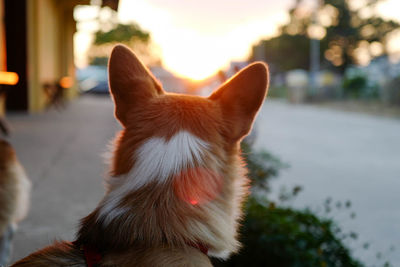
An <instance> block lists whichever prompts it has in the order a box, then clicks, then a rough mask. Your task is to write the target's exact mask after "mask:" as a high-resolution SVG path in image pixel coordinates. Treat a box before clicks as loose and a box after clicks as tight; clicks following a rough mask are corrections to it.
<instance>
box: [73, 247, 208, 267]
mask: <svg viewBox="0 0 400 267" xmlns="http://www.w3.org/2000/svg"><path fill="white" fill-rule="evenodd" d="M73 244H75V245H76V244H77V243H76V242H73ZM187 244H188V245H189V246H191V247H194V248H196V249H198V250H200V251H201V252H202V253H203V254H204V255H206V256H207V254H208V247H206V246H205V245H203V244H201V243H187ZM79 249H80V250H82V251H83V254H84V255H85V261H86V265H87V267H97V266H100V265H99V264H100V261H101V259H102V258H103V256H102V255H101V253H100V252H99V251H98V250H96V249H95V248H92V247H90V246H87V245H81V246H80V248H79Z"/></svg>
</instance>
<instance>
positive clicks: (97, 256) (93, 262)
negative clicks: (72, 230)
mask: <svg viewBox="0 0 400 267" xmlns="http://www.w3.org/2000/svg"><path fill="white" fill-rule="evenodd" d="M72 244H73V245H74V246H78V247H79V249H80V250H81V251H83V255H84V256H85V261H86V265H87V267H97V266H100V265H99V264H100V261H101V259H102V258H103V256H102V255H101V253H100V252H98V251H97V250H96V249H95V248H92V247H90V246H87V245H79V244H78V243H77V242H76V241H75V242H72Z"/></svg>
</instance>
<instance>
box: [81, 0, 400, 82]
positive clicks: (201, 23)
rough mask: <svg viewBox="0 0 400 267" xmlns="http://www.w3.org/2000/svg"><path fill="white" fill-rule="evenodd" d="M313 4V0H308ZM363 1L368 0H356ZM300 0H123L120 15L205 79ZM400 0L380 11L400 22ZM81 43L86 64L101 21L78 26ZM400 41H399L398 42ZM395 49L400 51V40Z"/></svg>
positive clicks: (178, 64) (175, 67)
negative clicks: (148, 34)
mask: <svg viewBox="0 0 400 267" xmlns="http://www.w3.org/2000/svg"><path fill="white" fill-rule="evenodd" d="M308 1H309V2H310V4H312V3H313V2H314V1H313V0H308ZM355 1H356V2H359V3H362V1H363V0H355ZM293 2H294V0H279V1H276V0H246V1H245V0H202V1H198V0H184V1H183V0H121V1H120V7H119V12H118V17H119V19H120V20H121V21H122V22H130V21H135V22H137V23H138V24H139V25H140V26H141V27H142V28H143V29H145V30H147V31H149V32H150V33H151V36H152V39H153V41H154V42H155V44H156V45H157V46H158V47H159V49H160V51H161V54H162V58H163V63H164V66H165V67H166V68H167V69H169V70H171V71H173V72H174V73H176V74H178V75H181V76H186V77H190V78H192V79H201V78H205V77H207V76H209V75H211V74H213V73H215V72H216V71H218V70H219V69H221V68H223V67H225V66H227V65H228V64H229V62H230V61H232V60H244V59H246V58H247V56H248V55H249V52H250V49H251V45H252V44H254V43H256V42H257V41H258V40H260V39H261V38H263V37H268V36H272V35H274V34H276V32H277V28H278V26H279V25H280V24H282V23H285V22H286V21H287V20H288V14H287V11H288V9H289V8H290V6H291V5H292V4H293ZM399 10H400V0H386V1H385V2H384V3H383V4H382V5H381V6H379V8H378V11H379V12H380V13H381V14H383V15H384V16H385V17H389V18H394V19H397V20H400V15H399ZM96 12H97V11H96V8H95V7H86V8H82V9H80V10H78V11H77V12H75V17H76V18H77V19H78V21H79V20H82V19H84V18H90V16H95V14H96ZM78 26H79V27H78V34H77V36H76V41H75V47H76V52H77V65H78V66H84V65H85V63H86V62H85V60H84V54H85V51H86V50H87V48H88V44H89V43H90V40H91V34H90V33H91V32H93V31H94V30H95V29H96V25H93V24H90V23H84V24H82V23H81V24H80V25H78ZM397 42H399V43H397ZM397 42H395V45H394V46H395V48H393V49H394V50H396V49H397V48H399V49H400V40H399V41H397Z"/></svg>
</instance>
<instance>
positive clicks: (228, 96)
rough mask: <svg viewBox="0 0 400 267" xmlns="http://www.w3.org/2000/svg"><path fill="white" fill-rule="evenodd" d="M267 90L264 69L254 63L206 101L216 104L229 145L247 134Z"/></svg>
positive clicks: (266, 71)
mask: <svg viewBox="0 0 400 267" xmlns="http://www.w3.org/2000/svg"><path fill="white" fill-rule="evenodd" d="M267 90H268V67H267V65H265V64H264V63H261V62H257V63H253V64H251V65H249V66H248V67H246V68H245V69H243V70H242V71H240V72H239V73H237V74H236V75H235V76H234V77H232V78H231V79H230V80H228V81H227V82H226V83H224V84H223V85H222V86H221V87H220V88H219V89H218V90H217V91H216V92H214V93H213V94H212V95H211V96H210V97H209V99H211V100H214V101H218V102H219V104H220V106H221V109H222V113H223V116H224V119H225V120H226V123H227V125H228V128H229V129H228V135H229V137H230V138H231V140H232V141H234V142H236V141H238V140H240V139H241V138H243V137H244V136H245V135H247V134H248V133H249V132H250V129H251V126H252V124H253V121H254V118H255V116H256V114H257V112H258V110H259V108H260V107H261V105H262V103H263V102H264V100H265V97H266V94H267Z"/></svg>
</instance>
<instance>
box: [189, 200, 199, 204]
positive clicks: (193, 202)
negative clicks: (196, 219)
mask: <svg viewBox="0 0 400 267" xmlns="http://www.w3.org/2000/svg"><path fill="white" fill-rule="evenodd" d="M198 203H199V202H198V201H197V200H195V199H192V200H190V204H192V205H197V204H198Z"/></svg>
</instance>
